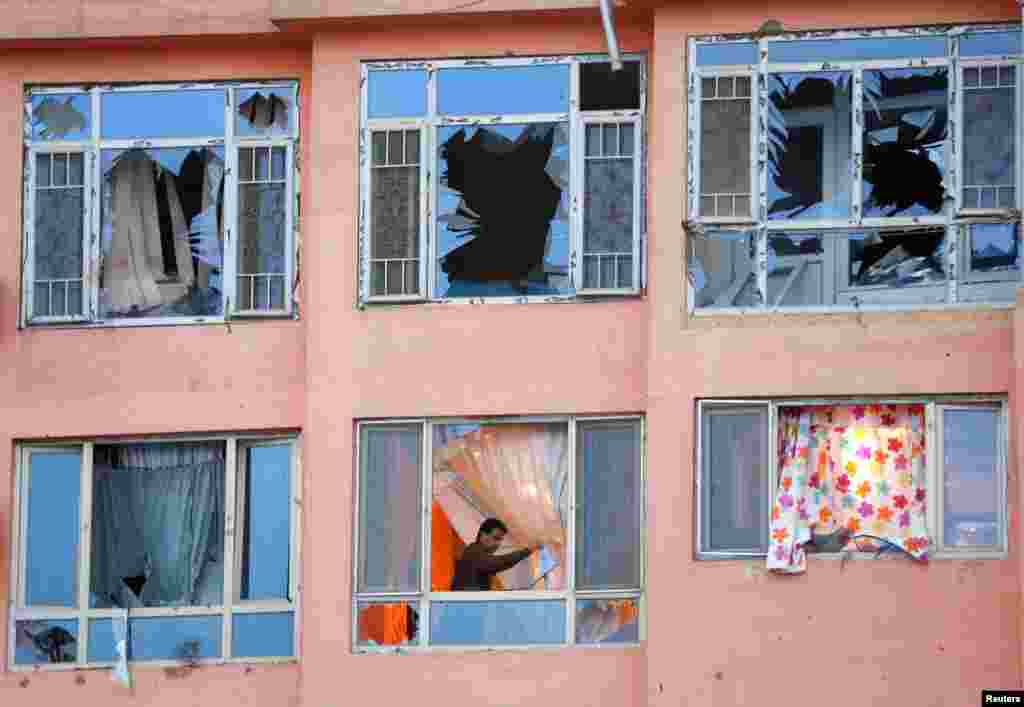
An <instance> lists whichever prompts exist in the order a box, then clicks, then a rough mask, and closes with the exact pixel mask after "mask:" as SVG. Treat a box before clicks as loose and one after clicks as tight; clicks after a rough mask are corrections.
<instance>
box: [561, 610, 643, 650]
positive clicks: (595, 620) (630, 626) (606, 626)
mask: <svg viewBox="0 0 1024 707" xmlns="http://www.w3.org/2000/svg"><path fill="white" fill-rule="evenodd" d="M639 640H640V600H639V599H579V600H577V602H576V642H577V643H583V644H586V643H637V642H639Z"/></svg>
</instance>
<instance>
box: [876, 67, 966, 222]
mask: <svg viewBox="0 0 1024 707" xmlns="http://www.w3.org/2000/svg"><path fill="white" fill-rule="evenodd" d="M947 89H948V71H947V69H945V68H935V69H880V70H871V71H865V72H864V130H863V139H864V143H863V144H864V157H863V161H864V179H863V199H864V202H863V207H864V215H865V216H866V217H872V216H874V217H886V216H926V215H931V214H938V213H941V212H942V207H943V201H944V199H945V190H944V187H943V177H944V175H945V141H946V132H947V123H948V106H947Z"/></svg>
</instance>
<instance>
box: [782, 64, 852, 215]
mask: <svg viewBox="0 0 1024 707" xmlns="http://www.w3.org/2000/svg"><path fill="white" fill-rule="evenodd" d="M851 83H852V76H851V74H850V73H849V72H818V73H804V74H771V75H769V77H768V87H769V93H768V107H767V116H766V120H767V123H768V218H769V219H770V220H782V219H819V220H820V219H836V218H846V217H848V216H849V215H850V194H851V184H850V173H851V170H850V160H851V158H852V154H853V153H852V149H851V145H850V120H851V116H852V105H853V104H852V93H851V90H850V88H851Z"/></svg>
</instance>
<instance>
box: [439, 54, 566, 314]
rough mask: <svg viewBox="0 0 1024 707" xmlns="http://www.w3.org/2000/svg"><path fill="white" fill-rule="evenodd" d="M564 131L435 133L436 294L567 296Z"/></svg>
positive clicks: (547, 127) (521, 128)
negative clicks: (437, 176)
mask: <svg viewBox="0 0 1024 707" xmlns="http://www.w3.org/2000/svg"><path fill="white" fill-rule="evenodd" d="M545 68H550V67H545ZM568 132H569V131H568V126H567V125H566V124H565V123H535V124H528V125H490V126H487V127H468V128H467V127H445V128H441V129H440V130H439V131H438V138H439V143H440V144H439V145H438V162H439V164H438V169H439V170H440V175H441V180H440V181H441V190H440V194H439V195H438V216H437V222H438V229H437V238H438V243H437V250H438V253H439V262H438V269H437V282H436V283H435V286H434V294H435V296H437V297H473V296H478V297H479V296H491V297H494V296H523V295H568V294H571V293H572V284H571V281H570V277H569V250H570V242H569V240H570V239H569V209H568V198H567V197H568V193H569V138H568Z"/></svg>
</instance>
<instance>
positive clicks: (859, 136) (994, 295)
mask: <svg viewBox="0 0 1024 707" xmlns="http://www.w3.org/2000/svg"><path fill="white" fill-rule="evenodd" d="M926 29H927V31H926V32H924V31H922V29H921V28H908V29H877V30H868V31H864V30H829V31H809V32H793V33H786V34H782V35H777V36H767V37H761V38H759V39H755V40H751V39H750V38H749V37H740V36H730V35H720V36H691V37H690V38H689V39H688V65H687V68H688V86H689V99H688V116H687V124H688V128H689V130H688V132H689V136H688V142H687V154H688V160H687V161H688V171H689V174H690V175H691V177H690V182H689V184H688V194H687V209H688V214H689V216H688V218H689V220H688V221H687V222H686V223H684V226H685V228H686V231H687V243H688V247H687V254H688V257H687V266H686V267H687V273H688V280H689V287H688V297H687V299H688V303H687V304H688V306H687V309H688V312H689V313H690V315H696V316H718V315H723V314H726V315H728V314H733V315H736V314H739V315H747V314H759V313H760V314H764V313H774V312H788V313H794V312H796V313H802V312H806V313H820V312H843V311H848V312H857V311H862V310H864V311H872V310H878V311H888V310H906V309H930V308H937V309H949V308H956V307H957V306H959V305H960V304H961V302H963V303H965V304H966V305H967V306H970V307H976V306H978V304H986V305H989V306H992V307H1002V308H1006V307H1011V306H1013V304H1012V300H1013V292H1014V291H1015V289H1016V287H1017V285H1018V284H1019V283H1020V281H1021V279H1022V275H1024V272H1022V270H1021V269H1020V268H1021V264H1020V263H1018V270H1017V271H1016V276H1014V275H1013V274H1012V273H1008V274H1006V275H1004V276H1003V277H1001V278H998V277H991V278H987V279H986V281H985V283H984V285H983V286H981V287H979V286H978V283H977V282H976V281H974V280H973V279H972V277H971V276H970V275H971V274H970V273H969V272H968V270H966V269H965V267H964V266H963V265H961V264H959V263H958V256H957V252H958V251H963V250H964V249H965V248H967V247H968V246H969V240H968V239H969V230H968V229H967V228H964V227H968V226H970V225H972V224H978V223H993V222H998V223H1011V224H1015V225H1016V226H1017V234H1016V235H1017V239H1018V243H1020V242H1021V241H1022V240H1024V235H1022V233H1021V227H1020V217H1019V212H1020V210H1022V209H1024V195H1022V193H1021V192H1022V188H1024V155H1022V152H1024V149H1022V145H1021V141H1020V139H1019V138H1018V140H1017V146H1016V148H1017V149H1016V162H1015V165H1014V179H1015V184H1014V186H1015V193H1014V207H1015V208H1013V209H1005V208H1004V209H987V210H980V209H964V208H963V188H962V185H961V184H960V180H961V176H962V175H963V162H964V149H963V105H964V100H963V97H964V90H965V89H964V87H963V81H962V76H963V70H964V68H965V67H968V68H970V67H978V66H993V65H995V66H1008V65H1015V66H1016V67H1017V71H1016V75H1015V84H1014V86H1015V99H1014V107H1015V109H1016V115H1015V125H1014V128H1013V129H1014V130H1015V131H1016V133H1015V134H1016V135H1018V136H1019V135H1020V131H1021V126H1022V125H1024V120H1022V117H1021V113H1022V108H1024V79H1022V77H1021V68H1022V64H1021V62H1022V61H1024V56H1022V55H1003V56H998V55H991V56H972V57H967V58H964V59H961V58H960V56H959V47H960V38H961V37H963V36H965V35H968V34H969V35H972V36H977V35H980V34H985V33H997V34H998V33H1007V32H1020V31H1021V30H1022V26H1021V25H1020V23H1004V24H982V25H946V26H940V27H928V28H926ZM868 37H878V38H881V37H886V38H900V37H902V38H913V37H919V38H920V37H936V38H939V37H941V38H944V40H945V42H946V53H945V55H944V56H941V57H910V56H907V57H901V58H897V59H893V58H889V59H857V60H839V61H832V60H828V61H803V62H800V63H789V62H775V61H772V57H771V54H770V48H771V47H772V46H773V45H778V43H798V42H801V41H807V40H822V39H829V40H852V39H863V38H868ZM747 44H752V45H754V46H756V49H757V56H756V63H753V64H734V65H727V64H722V65H713V64H706V65H705V64H699V63H698V61H697V52H698V49H699V48H700V47H709V46H715V45H718V46H728V45H737V46H738V45H747ZM937 67H946V68H947V71H948V74H947V76H948V81H947V89H946V92H947V95H946V108H947V115H948V126H947V131H946V138H945V141H944V147H943V154H944V165H945V166H944V173H943V183H944V189H945V196H946V199H945V203H944V206H943V208H942V211H941V212H940V213H936V214H931V215H921V216H895V217H873V216H872V217H869V216H864V215H863V214H862V199H863V197H862V194H863V172H864V168H863V151H864V145H863V132H862V125H863V122H864V114H865V101H864V88H863V86H864V81H863V75H864V72H865V71H870V70H876V69H901V68H902V69H932V68H937ZM823 71H829V72H833V71H844V72H850V74H851V85H852V86H853V90H852V92H853V95H852V97H851V98H852V105H851V120H850V130H851V135H850V138H851V140H852V143H851V170H852V171H851V173H850V177H851V180H852V181H851V185H850V202H851V203H850V213H849V216H848V217H833V218H826V219H814V220H811V219H806V220H797V219H789V220H784V219H779V220H769V219H768V211H767V210H768V205H769V204H768V170H767V163H766V162H763V163H762V162H761V161H759V157H758V155H763V154H767V149H768V125H767V121H766V120H763V119H762V116H763V114H764V110H765V109H763V108H761V107H762V106H766V105H768V103H769V102H770V99H769V90H768V89H769V87H768V82H767V77H768V75H769V74H774V73H812V72H823ZM720 76H749V77H751V78H752V80H753V85H754V86H756V87H757V89H756V90H754V91H752V93H754V94H756V97H755V105H754V107H753V111H752V115H751V136H752V142H753V143H754V147H753V148H752V150H751V157H750V163H751V164H750V167H751V181H750V189H751V194H752V210H751V214H752V217H751V218H718V217H713V216H705V215H704V214H703V213H702V212H701V209H700V206H701V203H700V202H701V197H702V194H701V188H700V172H701V168H702V164H703V154H702V146H701V129H702V127H701V111H700V105H701V103H702V97H701V79H703V78H710V77H720ZM911 100H916V99H915V98H914V97H911ZM922 100H923V99H922ZM826 181H827V179H826ZM927 225H932V226H935V227H939V226H941V227H944V228H945V229H946V244H945V247H944V254H943V257H944V260H945V262H944V267H945V271H946V280H945V281H944V282H936V283H928V284H927V285H915V286H912V287H903V288H892V287H887V286H884V287H881V288H858V287H851V286H848V285H845V284H844V283H845V282H846V280H847V278H846V270H844V267H843V266H844V264H846V262H847V260H848V254H847V253H846V252H845V251H848V246H846V244H847V242H848V240H847V239H846V238H845V237H844V236H843V235H842V234H843V232H856V231H863V230H871V231H880V232H885V231H888V230H890V229H893V230H901V229H906V228H920V227H922V226H927ZM736 231H743V232H751V233H753V234H754V237H755V240H756V242H757V254H758V257H757V258H755V261H754V263H753V268H752V273H753V274H754V275H755V276H756V290H757V291H756V292H755V293H754V298H755V301H756V302H757V304H755V305H753V306H744V305H732V304H729V305H727V306H721V305H717V304H712V305H705V306H697V305H696V299H697V298H696V293H697V291H696V289H695V287H694V281H693V277H692V275H690V274H689V271H690V268H691V264H692V258H693V256H694V249H693V240H694V239H696V238H704V239H707V238H711V237H713V236H712V233H713V232H719V233H728V232H736ZM801 232H805V233H806V232H811V233H818V234H820V235H821V237H822V247H823V251H824V253H823V256H824V260H825V262H826V267H831V268H833V270H834V275H833V277H834V279H833V286H832V289H831V292H826V293H825V296H824V298H823V303H822V304H815V305H791V306H786V305H781V304H775V303H771V302H768V289H767V284H768V283H767V281H768V239H770V238H771V237H772V235H784V234H787V233H801ZM844 246H846V247H844ZM968 252H969V251H968ZM961 281H962V282H961ZM961 284H962V285H964V286H961ZM741 289H742V286H741ZM865 300H866V301H865Z"/></svg>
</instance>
